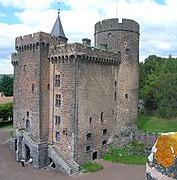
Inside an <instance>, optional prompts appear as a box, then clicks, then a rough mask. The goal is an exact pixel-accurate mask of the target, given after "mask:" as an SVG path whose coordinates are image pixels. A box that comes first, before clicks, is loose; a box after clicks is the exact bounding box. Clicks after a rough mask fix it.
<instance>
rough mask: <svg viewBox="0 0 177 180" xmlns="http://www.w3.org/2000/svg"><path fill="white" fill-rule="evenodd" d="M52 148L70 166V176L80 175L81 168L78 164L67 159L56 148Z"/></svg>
mask: <svg viewBox="0 0 177 180" xmlns="http://www.w3.org/2000/svg"><path fill="white" fill-rule="evenodd" d="M51 148H52V149H53V150H54V151H55V152H56V154H57V155H58V156H59V157H60V158H61V159H62V160H63V161H64V162H65V163H66V164H67V165H68V167H69V168H70V175H74V174H78V173H79V172H80V167H79V165H78V164H77V163H76V162H74V161H70V160H68V159H66V158H65V157H64V156H63V155H62V154H61V153H59V150H58V149H57V148H56V147H55V146H52V147H51Z"/></svg>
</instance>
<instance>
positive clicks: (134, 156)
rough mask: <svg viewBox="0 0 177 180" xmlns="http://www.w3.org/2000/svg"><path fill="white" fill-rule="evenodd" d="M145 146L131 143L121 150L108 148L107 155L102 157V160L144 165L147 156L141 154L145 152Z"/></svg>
mask: <svg viewBox="0 0 177 180" xmlns="http://www.w3.org/2000/svg"><path fill="white" fill-rule="evenodd" d="M145 148H146V147H145V145H143V144H139V143H136V142H131V143H129V145H128V146H127V147H125V148H122V149H115V148H112V147H109V148H108V153H107V154H105V155H103V156H102V159H104V160H107V161H112V162H117V163H123V164H145V163H146V161H147V155H144V154H143V153H142V152H143V151H144V150H145Z"/></svg>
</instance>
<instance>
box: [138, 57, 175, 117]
mask: <svg viewBox="0 0 177 180" xmlns="http://www.w3.org/2000/svg"><path fill="white" fill-rule="evenodd" d="M140 98H142V99H143V100H144V101H145V104H146V105H147V106H149V107H151V108H153V109H154V110H155V113H156V115H157V116H160V117H166V118H169V119H170V118H174V117H177V108H176V107H177V58H176V59H175V58H171V56H169V58H161V57H157V56H149V57H148V58H147V59H145V62H144V63H140Z"/></svg>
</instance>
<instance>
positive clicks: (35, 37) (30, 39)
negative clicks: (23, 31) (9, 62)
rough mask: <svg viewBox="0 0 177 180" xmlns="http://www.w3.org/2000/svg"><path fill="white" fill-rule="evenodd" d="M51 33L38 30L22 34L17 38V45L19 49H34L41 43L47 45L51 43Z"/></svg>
mask: <svg viewBox="0 0 177 180" xmlns="http://www.w3.org/2000/svg"><path fill="white" fill-rule="evenodd" d="M50 39H51V35H50V34H48V33H45V32H37V33H34V34H29V35H25V36H20V37H17V38H16V39H15V47H16V50H17V51H21V50H23V49H25V50H26V49H32V48H34V47H35V46H39V45H40V44H43V45H46V44H49V43H50Z"/></svg>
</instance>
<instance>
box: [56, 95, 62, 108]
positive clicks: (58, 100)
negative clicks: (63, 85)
mask: <svg viewBox="0 0 177 180" xmlns="http://www.w3.org/2000/svg"><path fill="white" fill-rule="evenodd" d="M55 106H56V107H61V94H56V96H55Z"/></svg>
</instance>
